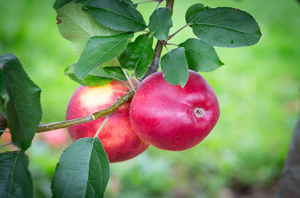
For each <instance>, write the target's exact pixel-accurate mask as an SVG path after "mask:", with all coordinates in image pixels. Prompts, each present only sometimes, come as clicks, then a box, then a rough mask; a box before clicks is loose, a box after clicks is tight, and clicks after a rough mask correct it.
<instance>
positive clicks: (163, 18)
mask: <svg viewBox="0 0 300 198" xmlns="http://www.w3.org/2000/svg"><path fill="white" fill-rule="evenodd" d="M172 26H173V22H172V19H171V11H170V9H169V8H167V7H164V8H159V9H155V10H154V12H153V13H152V15H151V16H150V20H149V27H148V28H149V30H150V31H151V32H155V38H157V39H158V40H168V37H169V30H170V28H171V27H172Z"/></svg>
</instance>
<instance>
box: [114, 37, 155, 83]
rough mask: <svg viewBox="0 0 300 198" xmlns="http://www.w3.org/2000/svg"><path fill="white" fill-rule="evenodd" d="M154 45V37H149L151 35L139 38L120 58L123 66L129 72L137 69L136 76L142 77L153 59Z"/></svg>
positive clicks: (130, 44) (129, 45)
mask: <svg viewBox="0 0 300 198" xmlns="http://www.w3.org/2000/svg"><path fill="white" fill-rule="evenodd" d="M152 44H153V37H149V34H145V35H140V36H138V37H137V38H136V39H135V41H134V42H131V43H129V44H128V46H127V48H126V49H125V51H124V53H123V54H122V55H121V56H120V58H119V59H120V64H121V66H122V67H123V68H126V69H129V70H132V69H135V75H136V76H137V77H140V76H142V75H143V74H144V73H145V72H146V71H147V68H148V65H149V64H150V63H151V60H152V58H153V49H152Z"/></svg>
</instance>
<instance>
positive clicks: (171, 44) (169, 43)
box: [166, 43, 179, 47]
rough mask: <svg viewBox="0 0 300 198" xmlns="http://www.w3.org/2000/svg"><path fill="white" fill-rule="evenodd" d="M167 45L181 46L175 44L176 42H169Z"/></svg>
mask: <svg viewBox="0 0 300 198" xmlns="http://www.w3.org/2000/svg"><path fill="white" fill-rule="evenodd" d="M166 45H174V46H176V47H179V45H177V44H175V43H167V44H166Z"/></svg>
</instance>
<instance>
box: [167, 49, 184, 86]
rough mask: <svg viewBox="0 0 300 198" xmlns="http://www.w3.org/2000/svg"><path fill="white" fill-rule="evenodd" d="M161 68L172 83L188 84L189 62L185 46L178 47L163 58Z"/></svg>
mask: <svg viewBox="0 0 300 198" xmlns="http://www.w3.org/2000/svg"><path fill="white" fill-rule="evenodd" d="M161 69H162V72H163V76H164V79H165V80H166V81H167V82H168V83H169V84H171V85H177V84H179V85H180V86H181V87H184V86H185V85H186V82H187V80H188V78H189V69H188V63H187V60H186V57H185V52H184V48H183V47H180V48H176V49H173V50H172V51H170V52H169V53H167V54H165V55H164V56H163V57H162V58H161Z"/></svg>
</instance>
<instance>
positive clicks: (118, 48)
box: [0, 0, 261, 197]
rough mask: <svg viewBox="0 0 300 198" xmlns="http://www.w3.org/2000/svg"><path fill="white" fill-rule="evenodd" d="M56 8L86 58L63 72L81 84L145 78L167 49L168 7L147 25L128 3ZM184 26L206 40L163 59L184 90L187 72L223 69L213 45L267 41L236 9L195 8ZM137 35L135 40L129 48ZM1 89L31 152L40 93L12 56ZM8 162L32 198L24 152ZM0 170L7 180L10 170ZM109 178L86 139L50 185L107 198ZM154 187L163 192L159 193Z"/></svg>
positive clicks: (0, 69) (168, 75)
mask: <svg viewBox="0 0 300 198" xmlns="http://www.w3.org/2000/svg"><path fill="white" fill-rule="evenodd" d="M74 2H77V3H74ZM54 8H55V9H56V10H57V22H58V24H57V25H58V28H59V31H60V33H61V35H62V36H63V37H64V38H66V39H67V40H69V41H70V42H71V44H72V47H73V50H74V51H75V53H76V54H77V55H78V56H80V58H79V60H78V62H77V63H76V64H75V65H72V66H69V67H67V68H66V69H65V74H66V75H68V76H69V77H70V78H71V79H72V80H74V81H76V82H78V83H80V84H82V85H87V86H90V85H104V84H106V83H108V82H111V81H112V79H119V80H123V81H124V80H126V78H125V74H124V71H123V70H122V68H125V69H127V70H129V71H130V70H134V73H135V75H136V76H137V77H141V76H143V75H144V74H145V72H146V71H147V67H148V65H149V64H150V62H151V60H152V58H153V49H152V44H153V36H154V37H155V38H156V39H157V40H160V41H158V42H162V43H163V44H164V46H165V47H166V46H167V45H169V43H168V40H169V39H170V38H171V37H170V35H169V31H170V28H171V27H172V26H173V23H172V20H171V12H170V10H169V9H168V8H166V7H162V8H158V9H156V10H154V12H153V13H152V15H151V16H150V19H149V24H148V26H147V24H146V22H145V21H144V19H143V16H142V14H141V13H140V12H139V11H138V10H137V9H136V8H137V7H136V6H135V5H134V4H133V3H132V2H131V1H130V0H126V1H119V0H75V1H70V0H56V1H55V4H54ZM220 18H221V19H222V20H219V19H220ZM186 22H187V24H186V25H189V26H190V27H192V29H193V32H194V33H195V35H196V36H197V37H198V38H199V39H201V40H198V39H187V40H186V41H185V42H183V43H181V44H179V46H178V47H177V48H175V49H173V50H171V51H168V52H167V53H166V54H164V55H163V56H162V58H161V69H162V71H163V73H164V78H165V79H166V81H168V82H169V83H170V84H173V85H176V84H179V85H180V86H182V87H184V86H185V84H186V82H187V79H188V69H192V70H195V71H201V72H208V71H212V70H216V69H217V68H219V67H220V66H221V65H223V63H222V62H221V61H220V59H219V58H218V55H217V54H216V51H215V49H214V48H213V47H212V46H221V47H241V46H249V45H253V44H255V43H257V42H258V40H259V39H260V36H261V34H260V29H259V27H258V25H257V23H256V21H255V20H254V19H253V17H252V16H251V15H249V14H248V13H246V12H243V11H240V10H237V9H234V8H214V9H210V8H208V7H204V6H203V5H202V4H195V5H193V6H191V7H190V8H189V9H188V11H187V13H186ZM147 27H148V29H149V30H146V28H147ZM144 30H146V31H147V32H150V34H145V35H139V34H140V32H139V31H144ZM134 34H137V35H136V36H137V38H136V39H135V41H134V42H131V39H132V38H133V37H134V36H135V35H134ZM176 34H177V33H176ZM174 35H175V34H173V35H172V37H173V36H174ZM175 45H176V44H175ZM166 48H167V47H166ZM2 64H3V65H2ZM125 72H127V71H125ZM0 87H1V92H0V94H1V105H3V107H4V113H5V115H7V120H8V126H9V128H10V130H11V133H12V138H13V139H12V140H13V143H14V144H15V145H16V146H18V147H19V148H21V149H22V150H23V151H25V150H26V149H27V148H28V147H29V146H30V145H31V141H32V138H33V136H34V134H35V131H36V129H37V127H38V126H39V123H40V121H41V114H42V113H41V108H40V101H39V97H40V89H39V88H38V87H37V86H36V85H35V84H33V83H32V81H31V80H30V79H29V78H28V76H27V75H26V73H25V72H24V70H23V69H22V67H21V64H20V62H19V61H18V60H17V59H16V58H15V57H14V56H12V55H7V54H6V55H3V56H1V58H0ZM2 156H4V157H2ZM18 156H20V157H18ZM8 157H9V161H8V162H7V163H8V164H9V166H8V167H12V162H13V160H14V163H17V165H18V163H20V164H21V165H22V166H23V167H22V168H24V167H25V170H23V169H19V168H18V166H13V171H16V172H17V174H16V175H18V176H20V177H21V176H22V175H23V176H24V175H25V176H26V180H24V181H27V185H28V186H26V185H25V184H23V183H22V184H20V185H21V187H20V188H24V187H26V188H27V190H28V192H27V191H26V192H25V193H24V195H26V197H32V192H29V191H32V185H31V183H32V182H31V180H29V179H28V178H30V175H29V173H28V171H27V163H28V162H27V157H26V156H25V154H24V153H22V152H19V154H18V155H16V156H15V153H7V154H1V160H0V162H2V158H3V160H4V161H5V163H6V161H7V160H6V159H7V158H8ZM19 161H20V162H19ZM1 168H2V167H1ZM14 168H15V169H14ZM0 170H1V171H0V173H1V175H3V174H2V173H4V171H2V170H4V169H0ZM18 171H23V173H19V172H18ZM26 171H27V172H26ZM24 172H25V173H26V174H25V173H24ZM28 175H29V176H28ZM14 176H15V174H13V175H12V174H11V175H10V177H11V178H12V177H14ZM13 179H14V178H13ZM108 179H109V163H108V159H107V156H106V154H105V152H104V150H103V148H102V145H101V143H100V140H99V139H98V138H94V139H93V138H86V139H80V140H78V141H76V142H74V143H73V144H72V145H70V146H69V147H68V148H67V149H66V150H65V151H64V153H63V155H62V156H61V158H60V161H59V163H58V164H57V168H56V173H55V176H54V179H53V181H52V192H53V197H89V196H94V197H102V196H103V194H104V191H105V188H106V185H107V182H108ZM133 180H134V179H133ZM30 185H31V186H30ZM153 188H155V189H156V190H157V191H158V188H159V187H158V186H154V187H153ZM16 191H17V190H16ZM23 192H24V191H23ZM1 193H2V191H1ZM13 194H14V193H12V194H11V195H13ZM18 196H19V197H20V195H18Z"/></svg>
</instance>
